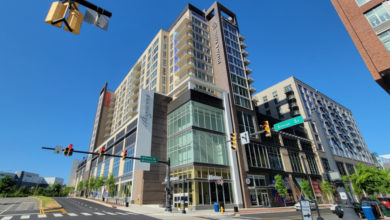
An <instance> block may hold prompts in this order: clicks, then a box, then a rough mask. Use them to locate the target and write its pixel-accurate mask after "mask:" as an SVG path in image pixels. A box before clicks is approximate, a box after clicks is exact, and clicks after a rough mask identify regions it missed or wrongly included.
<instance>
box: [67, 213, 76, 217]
mask: <svg viewBox="0 0 390 220" xmlns="http://www.w3.org/2000/svg"><path fill="white" fill-rule="evenodd" d="M68 215H69V216H77V214H75V213H68Z"/></svg>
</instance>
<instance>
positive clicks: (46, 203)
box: [32, 196, 61, 209]
mask: <svg viewBox="0 0 390 220" xmlns="http://www.w3.org/2000/svg"><path fill="white" fill-rule="evenodd" d="M32 198H35V199H38V201H39V209H54V208H61V205H60V204H58V202H57V201H56V200H54V199H53V198H50V197H46V196H32Z"/></svg>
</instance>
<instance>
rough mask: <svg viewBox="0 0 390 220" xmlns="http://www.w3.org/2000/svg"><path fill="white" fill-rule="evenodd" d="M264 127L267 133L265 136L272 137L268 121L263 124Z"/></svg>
mask: <svg viewBox="0 0 390 220" xmlns="http://www.w3.org/2000/svg"><path fill="white" fill-rule="evenodd" d="M263 127H264V131H265V136H266V137H271V129H270V128H269V123H268V121H265V122H263Z"/></svg>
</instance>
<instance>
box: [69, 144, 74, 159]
mask: <svg viewBox="0 0 390 220" xmlns="http://www.w3.org/2000/svg"><path fill="white" fill-rule="evenodd" d="M68 149H69V150H68V156H72V154H73V144H69V146H68Z"/></svg>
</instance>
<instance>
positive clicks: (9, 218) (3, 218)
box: [0, 211, 138, 220]
mask: <svg viewBox="0 0 390 220" xmlns="http://www.w3.org/2000/svg"><path fill="white" fill-rule="evenodd" d="M96 215H99V216H103V215H138V214H137V213H134V212H126V211H123V212H106V211H102V212H81V213H71V212H68V213H66V214H60V213H52V214H29V215H26V214H23V215H9V216H0V220H12V219H30V217H33V216H34V218H35V216H36V217H37V218H38V219H45V218H48V217H51V216H54V217H55V218H61V217H66V216H70V217H77V216H96Z"/></svg>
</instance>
